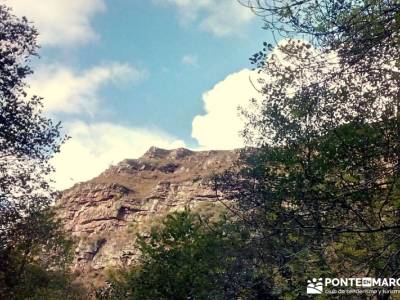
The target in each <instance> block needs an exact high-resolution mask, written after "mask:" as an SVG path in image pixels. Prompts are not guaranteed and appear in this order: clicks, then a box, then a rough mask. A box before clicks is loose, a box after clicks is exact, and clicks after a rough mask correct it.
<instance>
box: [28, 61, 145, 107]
mask: <svg viewBox="0 0 400 300" xmlns="http://www.w3.org/2000/svg"><path fill="white" fill-rule="evenodd" d="M146 76H147V72H146V71H140V70H137V69H135V68H134V67H132V66H130V65H128V64H120V63H111V64H107V65H103V66H96V67H93V68H91V69H88V70H85V71H84V72H81V73H76V72H74V71H73V70H71V69H70V68H68V67H65V66H61V65H50V66H39V68H38V69H37V70H36V71H35V73H34V75H33V76H32V78H31V79H30V86H31V88H30V93H31V94H35V95H38V96H41V97H43V98H44V100H43V101H44V108H45V110H46V111H47V112H50V113H57V112H64V113H87V114H94V113H95V112H96V110H97V104H98V100H99V98H100V97H99V95H98V94H99V91H100V89H101V88H102V87H103V86H105V85H107V84H110V83H112V84H119V83H128V82H134V81H137V80H140V79H142V78H145V77H146Z"/></svg>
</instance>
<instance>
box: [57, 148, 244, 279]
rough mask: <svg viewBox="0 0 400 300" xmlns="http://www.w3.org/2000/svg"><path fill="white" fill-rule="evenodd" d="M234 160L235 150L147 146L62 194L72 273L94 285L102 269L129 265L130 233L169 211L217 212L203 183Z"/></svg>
mask: <svg viewBox="0 0 400 300" xmlns="http://www.w3.org/2000/svg"><path fill="white" fill-rule="evenodd" d="M237 156H238V152H237V151H200V152H194V151H190V150H188V149H184V148H179V149H175V150H165V149H160V148H155V147H152V148H150V149H149V150H148V151H147V152H146V153H145V154H144V155H143V156H142V157H141V158H139V159H126V160H124V161H122V162H120V163H118V164H117V165H115V166H112V167H110V168H109V169H107V170H106V171H104V172H103V173H102V174H100V175H99V176H98V177H96V178H94V179H92V180H90V181H88V182H84V183H79V184H76V185H75V186H73V187H72V188H70V189H68V190H66V191H64V192H63V193H62V196H61V198H60V199H59V200H58V202H57V208H58V211H59V216H60V217H61V219H62V220H63V221H64V222H65V227H66V229H67V231H68V232H69V233H71V235H72V236H73V237H74V238H75V239H76V241H77V247H76V249H75V258H74V265H73V268H74V270H75V271H76V272H78V273H79V274H80V277H81V278H82V279H85V281H89V282H91V284H93V285H99V284H101V283H102V282H103V280H104V276H105V273H106V271H107V269H108V268H113V267H119V266H123V265H130V264H133V263H135V260H136V258H137V257H138V254H139V253H138V250H137V249H136V247H135V236H136V233H139V234H142V235H146V233H148V232H149V230H150V228H151V227H152V226H154V225H155V224H157V223H159V222H160V221H161V220H162V218H163V217H164V216H165V215H166V214H168V213H169V212H172V211H175V210H180V209H184V208H185V207H189V208H190V209H192V210H194V211H199V212H201V213H203V214H211V215H212V214H214V213H215V212H216V211H219V210H222V209H223V208H222V206H221V203H220V202H219V201H216V197H217V195H216V194H215V192H214V191H213V190H212V189H211V188H210V187H209V185H208V184H207V182H208V179H209V177H210V176H211V175H213V174H216V173H220V172H222V171H223V170H225V169H227V168H229V167H230V166H232V164H233V162H234V160H235V158H236V157H237Z"/></svg>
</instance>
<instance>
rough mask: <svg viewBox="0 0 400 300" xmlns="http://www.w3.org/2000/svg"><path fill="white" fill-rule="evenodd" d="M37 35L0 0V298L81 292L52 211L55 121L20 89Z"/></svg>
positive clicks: (69, 296)
mask: <svg viewBox="0 0 400 300" xmlns="http://www.w3.org/2000/svg"><path fill="white" fill-rule="evenodd" d="M36 37H37V32H36V30H35V28H33V27H32V26H31V24H30V23H28V21H27V20H26V19H25V18H23V19H19V18H16V17H15V16H13V15H12V13H11V11H10V10H9V9H8V8H7V7H5V6H4V5H0V298H1V299H61V298H66V299H79V297H80V296H78V294H77V293H78V291H77V288H76V287H75V286H73V285H72V277H71V275H70V274H69V271H68V270H69V268H68V267H69V262H70V249H71V246H72V243H71V241H69V240H68V239H67V238H66V237H65V235H64V233H63V231H62V226H61V224H59V222H58V221H56V220H55V218H54V212H52V208H51V206H50V204H51V203H52V201H53V200H54V192H53V191H52V190H51V188H50V186H49V183H48V179H47V176H48V174H50V173H51V171H52V168H51V166H50V165H49V159H50V158H51V157H52V155H53V154H54V153H55V152H57V151H58V149H59V145H60V144H61V143H62V141H63V138H62V137H61V136H60V131H59V129H60V125H59V124H54V123H53V122H52V121H51V120H50V119H48V118H46V117H44V116H43V115H42V112H41V99H40V98H39V97H37V96H34V97H31V98H30V97H27V94H26V91H25V89H26V82H25V78H26V76H27V75H28V74H30V73H31V72H32V71H31V69H30V68H29V66H28V63H29V60H30V58H31V57H33V56H36V50H37V48H38V46H37V44H36Z"/></svg>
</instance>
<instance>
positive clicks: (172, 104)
mask: <svg viewBox="0 0 400 300" xmlns="http://www.w3.org/2000/svg"><path fill="white" fill-rule="evenodd" d="M0 3H5V4H6V5H8V6H10V7H11V8H12V9H13V12H14V14H15V15H17V16H26V17H27V18H28V20H30V21H31V22H32V23H33V24H34V26H36V28H37V29H38V31H39V33H40V35H39V44H40V46H41V49H40V51H39V54H40V59H37V60H34V61H33V62H32V68H33V71H34V74H33V75H32V76H31V77H30V78H29V79H28V82H29V85H30V89H29V94H30V95H39V96H41V97H43V98H44V100H43V101H44V109H45V113H46V114H47V115H49V116H50V117H51V118H53V119H54V120H57V121H58V120H60V121H61V122H62V124H63V130H64V131H65V133H67V134H68V135H69V136H70V137H71V138H70V139H69V140H68V141H67V142H66V143H65V144H64V145H63V146H62V148H61V152H60V153H59V154H57V155H56V156H55V157H54V159H53V160H52V163H53V165H54V166H55V169H56V172H55V177H54V179H55V182H56V183H55V186H56V188H58V189H64V188H68V187H70V186H72V185H73V184H74V183H76V182H79V181H84V180H88V179H90V178H92V177H94V176H96V175H98V174H99V173H101V172H102V171H103V170H105V169H106V168H107V167H109V166H110V165H112V164H115V163H118V162H119V161H121V160H123V159H125V158H138V157H140V156H141V155H142V154H143V153H144V152H145V151H146V150H147V149H148V148H149V147H150V146H157V147H161V148H167V149H172V148H177V147H187V148H190V149H194V150H204V149H234V148H238V147H242V146H243V141H242V139H241V137H240V134H239V131H240V130H241V129H242V128H243V120H242V119H241V118H240V116H239V114H238V110H237V108H238V106H239V105H241V106H245V105H246V104H247V103H248V101H249V100H250V99H251V98H254V97H259V95H258V92H257V91H256V90H255V89H254V88H253V86H252V84H251V82H250V81H251V80H256V79H257V73H256V72H255V71H252V70H251V68H252V66H251V64H250V62H249V60H248V58H249V57H250V56H251V55H252V54H254V53H255V52H258V51H259V50H261V48H262V43H263V42H264V41H271V40H272V37H271V35H270V33H269V32H267V31H266V30H264V29H262V25H263V24H262V20H261V19H260V18H258V17H256V16H255V15H254V14H253V13H252V12H251V11H250V10H249V9H248V8H245V7H243V6H241V5H240V4H239V3H238V2H237V1H236V0H148V1H139V0H131V1H127V0H112V1H111V0H40V1H37V0H0Z"/></svg>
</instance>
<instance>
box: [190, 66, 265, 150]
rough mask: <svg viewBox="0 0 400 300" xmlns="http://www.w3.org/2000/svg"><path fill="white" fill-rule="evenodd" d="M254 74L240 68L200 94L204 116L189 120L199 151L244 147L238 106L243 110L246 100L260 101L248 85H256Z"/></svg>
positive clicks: (241, 120)
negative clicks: (191, 121)
mask: <svg viewBox="0 0 400 300" xmlns="http://www.w3.org/2000/svg"><path fill="white" fill-rule="evenodd" d="M258 77H259V74H258V73H257V72H256V71H252V70H248V69H244V70H241V71H239V72H236V73H233V74H230V75H229V76H227V77H226V78H225V79H224V80H222V81H221V82H219V83H217V84H216V85H215V86H214V87H213V88H212V89H211V90H209V91H208V92H206V93H204V94H203V102H204V109H205V111H206V113H205V114H204V115H198V116H196V117H195V118H194V119H193V123H192V137H193V138H195V139H196V140H197V141H198V143H199V145H200V147H201V148H206V149H233V148H238V147H242V146H244V143H243V140H242V137H241V136H240V131H241V130H243V126H244V120H243V119H242V118H240V115H239V111H238V107H239V106H241V107H246V106H247V105H248V104H249V101H250V99H260V97H261V95H260V93H259V92H258V91H257V90H256V89H255V88H254V86H253V84H252V82H257V79H258Z"/></svg>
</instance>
